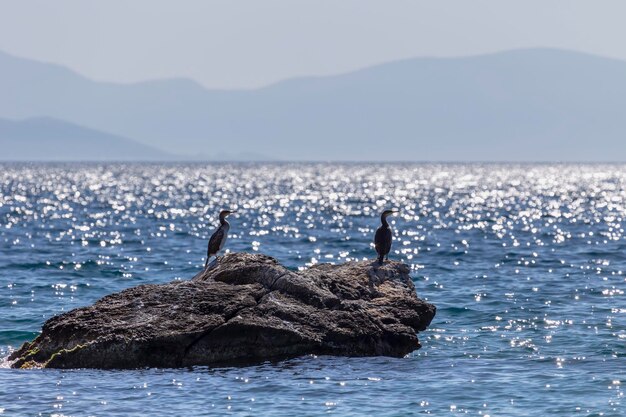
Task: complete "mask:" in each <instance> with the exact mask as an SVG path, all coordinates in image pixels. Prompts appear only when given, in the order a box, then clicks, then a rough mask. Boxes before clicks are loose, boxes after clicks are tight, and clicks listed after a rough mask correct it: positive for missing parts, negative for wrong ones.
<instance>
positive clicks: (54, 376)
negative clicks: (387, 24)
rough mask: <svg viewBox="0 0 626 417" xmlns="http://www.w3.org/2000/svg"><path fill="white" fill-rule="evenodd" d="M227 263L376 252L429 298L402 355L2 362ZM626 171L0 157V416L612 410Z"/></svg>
mask: <svg viewBox="0 0 626 417" xmlns="http://www.w3.org/2000/svg"><path fill="white" fill-rule="evenodd" d="M225 208H230V209H237V210H238V212H237V214H236V215H232V216H230V217H229V220H230V223H231V235H230V238H229V241H228V243H227V246H226V249H227V250H228V251H230V252H251V253H263V254H267V255H270V256H273V257H275V258H276V259H278V260H279V261H280V262H281V263H283V264H284V265H286V266H287V267H288V268H290V269H293V270H299V269H302V268H307V267H310V266H311V265H314V264H318V263H334V264H338V263H343V262H348V261H351V260H361V259H372V258H374V256H375V252H374V248H373V243H372V240H373V235H374V232H375V230H376V228H377V227H378V226H379V224H380V220H379V216H380V213H381V211H382V210H383V209H386V208H397V209H398V210H400V213H399V214H398V215H397V216H396V217H394V218H393V220H392V222H391V223H392V227H393V229H394V243H393V247H392V251H391V253H390V258H391V259H394V260H398V261H402V262H405V263H406V264H408V265H409V266H410V270H411V276H412V278H413V281H414V283H415V287H416V291H417V294H418V296H419V297H420V298H423V299H425V300H428V301H429V302H431V303H433V304H435V305H436V306H437V315H436V316H435V318H434V320H433V322H432V324H431V325H430V327H429V328H428V330H426V331H424V332H421V333H420V334H419V335H418V336H419V338H420V341H421V344H422V348H421V349H420V350H417V351H415V352H413V353H410V354H409V355H407V356H406V357H404V358H388V357H366V358H347V357H331V356H314V355H309V356H303V357H298V358H294V359H290V360H284V361H280V362H265V363H260V364H258V365H255V366H247V367H220V368H211V367H192V368H183V369H137V370H87V369H76V370H54V369H45V370H16V369H10V368H9V367H8V362H7V361H6V357H7V356H8V355H9V353H10V352H11V351H12V350H14V349H16V348H18V347H19V346H20V345H21V344H22V343H24V342H25V341H28V340H31V339H33V338H34V337H36V336H37V335H38V332H39V331H40V329H41V326H42V324H43V323H44V322H45V321H46V320H47V319H49V318H50V317H52V316H54V315H57V314H60V313H63V312H66V311H69V310H71V309H73V308H77V307H81V306H87V305H90V304H92V303H93V302H94V301H96V300H98V299H99V298H101V297H103V296H105V295H107V294H110V293H113V292H117V291H120V290H123V289H125V288H129V287H133V286H136V285H139V284H146V283H154V284H158V283H167V282H170V281H172V280H187V279H190V278H191V277H193V276H194V275H195V274H196V273H197V272H198V271H200V269H201V268H202V266H203V264H204V260H205V258H204V257H205V255H206V246H207V242H208V238H209V236H210V235H211V233H212V231H213V230H214V228H215V227H216V225H217V215H218V213H219V211H220V210H221V209H225ZM625 219H626V165H621V164H614V165H611V164H478V163H475V164H474V163H473V164H443V163H442V164H429V163H397V164H391V163H385V164H383V163H380V164H375V163H212V164H206V163H180V164H177V163H168V164H162V163H155V164H151V163H145V164H144V163H130V164H97V163H67V164H61V163H59V164H52V163H50V164H44V163H28V164H26V163H4V164H1V165H0V357H2V358H3V359H2V360H1V364H0V416H4V415H6V416H153V415H177V416H222V415H232V416H316V415H326V414H330V415H337V416H414V415H446V416H456V415H471V416H482V417H487V416H492V417H493V416H577V415H580V416H622V415H626V406H625V405H624V403H625V400H624V386H623V384H625V383H626V296H625V294H624V291H626V240H625V236H624V227H625V225H624V221H625Z"/></svg>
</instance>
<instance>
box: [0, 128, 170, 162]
mask: <svg viewBox="0 0 626 417" xmlns="http://www.w3.org/2000/svg"><path fill="white" fill-rule="evenodd" d="M171 159H173V156H172V155H170V154H167V153H165V152H162V151H159V150H156V149H154V148H151V147H149V146H146V145H142V144H140V143H137V142H135V141H133V140H130V139H127V138H123V137H120V136H116V135H111V134H108V133H104V132H99V131H97V130H93V129H88V128H84V127H81V126H77V125H74V124H71V123H67V122H62V121H59V120H55V119H50V118H34V119H27V120H20V121H14V120H6V119H0V160H4V161H111V160H115V161H150V160H171Z"/></svg>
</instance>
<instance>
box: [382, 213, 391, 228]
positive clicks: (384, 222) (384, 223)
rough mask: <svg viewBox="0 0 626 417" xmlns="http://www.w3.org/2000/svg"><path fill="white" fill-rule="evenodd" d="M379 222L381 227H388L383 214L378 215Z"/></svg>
mask: <svg viewBox="0 0 626 417" xmlns="http://www.w3.org/2000/svg"><path fill="white" fill-rule="evenodd" d="M380 222H381V223H382V224H383V226H385V227H389V223H387V216H385V215H384V214H381V215H380Z"/></svg>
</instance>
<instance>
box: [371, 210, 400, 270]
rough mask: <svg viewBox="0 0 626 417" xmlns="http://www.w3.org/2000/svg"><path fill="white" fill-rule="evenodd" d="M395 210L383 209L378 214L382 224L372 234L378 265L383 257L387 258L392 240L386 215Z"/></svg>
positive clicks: (381, 262)
mask: <svg viewBox="0 0 626 417" xmlns="http://www.w3.org/2000/svg"><path fill="white" fill-rule="evenodd" d="M397 212H398V211H397V210H385V211H383V213H382V214H381V215H380V221H381V223H382V226H380V227H379V228H378V230H376V235H375V236H374V246H375V247H376V253H378V263H379V264H380V265H382V264H383V259H384V258H385V257H387V259H389V251H390V250H391V241H392V240H393V236H392V234H391V228H390V227H389V223H387V216H389V215H391V214H393V213H397Z"/></svg>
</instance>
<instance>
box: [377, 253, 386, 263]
mask: <svg viewBox="0 0 626 417" xmlns="http://www.w3.org/2000/svg"><path fill="white" fill-rule="evenodd" d="M384 257H385V256H384V255H379V256H378V265H382V264H383V259H384Z"/></svg>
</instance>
